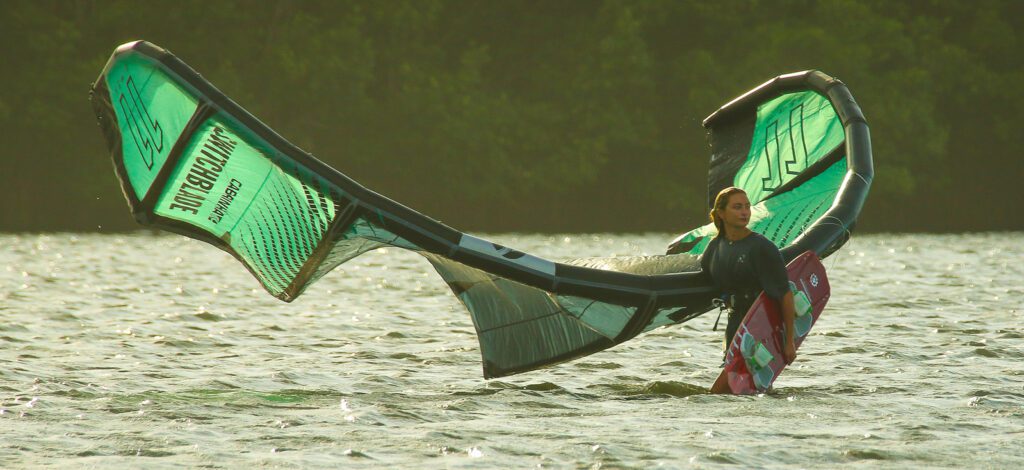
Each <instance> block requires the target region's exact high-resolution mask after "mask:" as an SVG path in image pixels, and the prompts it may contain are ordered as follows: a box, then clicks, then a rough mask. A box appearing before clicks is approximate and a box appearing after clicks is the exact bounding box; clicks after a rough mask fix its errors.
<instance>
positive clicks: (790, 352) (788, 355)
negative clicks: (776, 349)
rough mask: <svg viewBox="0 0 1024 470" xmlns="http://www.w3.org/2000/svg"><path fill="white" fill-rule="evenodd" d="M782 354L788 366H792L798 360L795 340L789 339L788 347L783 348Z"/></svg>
mask: <svg viewBox="0 0 1024 470" xmlns="http://www.w3.org/2000/svg"><path fill="white" fill-rule="evenodd" d="M787 336H788V335H787ZM782 354H783V356H785V359H786V364H792V363H793V361H795V360H796V344H795V341H793V338H788V339H787V341H786V346H785V347H783V348H782Z"/></svg>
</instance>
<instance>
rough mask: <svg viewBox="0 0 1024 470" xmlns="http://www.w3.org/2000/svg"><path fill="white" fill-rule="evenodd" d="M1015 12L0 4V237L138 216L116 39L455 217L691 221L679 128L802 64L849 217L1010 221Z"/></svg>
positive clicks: (909, 224)
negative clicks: (866, 138) (120, 128)
mask: <svg viewBox="0 0 1024 470" xmlns="http://www.w3.org/2000/svg"><path fill="white" fill-rule="evenodd" d="M1022 18H1024V2H1021V1H1017V0H1005V1H1000V0H987V1H984V0H983V1H975V2H961V1H938V0H920V1H913V2H893V1H890V0H859V1H858V0H845V1H813V0H806V1H805V0H788V1H787V0H776V1H773V2H759V1H755V0H744V1H731V0H726V1H713V2H708V1H704V0H699V1H684V0H668V1H655V0H644V1H613V0H609V1H599V0H586V1H566V0H557V1H551V0H537V1H507V2H490V1H476V0H411V1H397V0H396V1H373V0H366V1H319V2H297V1H274V2H269V1H266V2H265V1H253V2H241V1H223V0H222V1H207V0H203V1H174V2H138V1H15V2H4V4H3V6H2V7H0V64H2V73H0V90H2V91H0V129H2V131H0V132H2V136H3V145H2V147H0V230H5V231H12V230H96V229H97V227H100V226H102V230H104V231H106V230H118V229H130V228H134V227H135V225H134V223H133V222H132V221H131V220H130V217H129V215H128V210H127V206H126V205H125V203H124V201H123V199H122V197H121V195H120V191H119V188H118V186H117V183H116V180H115V178H114V176H113V171H112V168H111V165H110V162H109V156H108V155H107V153H106V146H105V144H104V142H103V140H102V137H101V135H100V132H99V130H98V128H97V126H96V124H95V120H94V119H93V116H92V113H91V108H90V106H89V103H88V101H87V97H88V88H89V85H90V83H91V82H92V81H93V80H95V78H96V77H97V75H98V74H99V72H100V69H101V68H102V66H103V64H104V63H105V62H106V60H107V58H108V57H109V55H110V53H111V51H112V50H113V49H114V47H115V46H117V45H118V44H121V43H124V42H127V41H129V40H134V39H146V40H149V41H151V42H153V43H155V44H158V45H160V46H163V47H165V48H167V49H169V50H171V51H172V52H174V53H175V54H176V55H177V56H179V57H180V58H181V59H182V60H184V61H186V62H187V63H189V64H190V65H192V66H193V67H194V68H195V69H196V70H197V71H199V72H200V73H202V74H203V75H204V76H205V77H206V78H208V79H209V80H210V81H211V82H213V83H214V84H215V85H217V86H218V87H219V88H221V90H223V91H224V92H225V93H226V94H227V95H228V96H231V97H233V98H234V99H235V100H236V101H237V102H239V103H240V104H241V105H242V106H244V107H246V108H247V109H249V110H250V111H251V112H252V113H253V114H255V115H256V116H257V117H259V118H260V119H262V120H263V121H264V122H266V123H267V124H268V125H270V126H271V127H273V128H274V129H276V130H277V131H278V132H279V133H281V134H282V135H284V136H285V137H287V138H288V139H290V140H292V141H293V142H295V143H296V144H297V145H299V146H300V147H302V148H304V149H306V150H308V151H310V152H311V153H313V154H314V155H316V156H318V157H319V158H320V159H322V160H324V161H326V162H327V163H328V164H330V165H331V166H333V167H335V168H338V169H339V170H341V171H342V172H344V173H346V174H348V175H349V176H351V177H353V178H355V179H356V180H357V181H360V182H362V183H363V184H365V185H367V186H368V187H370V188H371V189H374V190H376V191H378V192H380V193H382V194H385V195H387V196H390V197H392V198H393V199H395V200H398V201H400V202H402V203H405V204H407V205H409V206H411V207H413V208H416V209H418V210H420V211H422V212H424V213H426V214H429V215H431V216H433V217H435V218H438V219H440V220H442V221H444V222H446V223H448V224H449V225H452V226H454V227H456V228H461V229H467V230H529V231H562V230H567V231H576V230H587V231H589V230H611V231H647V230H667V231H681V230H684V229H688V228H691V227H693V226H695V225H697V224H700V223H702V222H703V215H702V214H703V212H704V206H705V204H706V201H705V196H704V192H705V176H706V172H707V159H708V147H707V144H706V141H705V133H704V130H703V128H702V127H701V125H700V123H701V120H702V119H703V118H704V117H705V116H706V115H707V114H709V113H710V112H712V111H714V110H715V109H717V108H718V107H719V106H721V105H722V104H724V103H725V102H727V101H728V100H730V99H732V98H733V97H735V96H736V95H738V94H740V93H742V92H744V91H746V90H748V89H750V88H751V87H753V86H755V85H758V84H760V83H761V82H763V81H765V80H767V79H769V78H772V77H774V76H776V75H779V74H782V73H787V72H792V71H798V70H805V69H812V68H816V69H820V70H822V71H824V72H826V73H829V74H831V75H833V76H836V77H839V78H841V79H842V80H843V81H845V82H846V83H847V84H848V85H849V86H850V89H851V90H852V91H853V93H854V95H855V96H856V97H857V99H858V101H859V102H860V104H861V106H862V107H863V109H864V112H865V114H866V116H867V117H868V120H869V123H870V125H871V129H872V136H873V141H874V152H875V164H876V173H877V177H876V180H875V185H874V187H873V191H872V194H871V196H870V198H869V199H868V206H867V208H866V210H865V213H864V215H863V216H862V218H861V224H860V228H861V229H867V230H871V231H883V230H885V231H888V230H892V231H903V230H911V231H961V230H1000V229H1024V223H1022V222H1021V218H1020V217H1019V216H1018V215H1017V213H1018V212H1019V210H1020V209H1019V205H1020V203H1021V202H1022V198H1021V197H1020V196H1019V181H1020V180H1021V178H1022V177H1024V163H1022V161H1024V160H1022V158H1021V156H1020V155H1018V154H1017V152H1018V151H1019V149H1021V148H1024V145H1022V143H1024V142H1022V139H1024V133H1022V132H1021V131H1020V130H1019V125H1020V124H1021V123H1024V119H1022V118H1024V116H1022V114H1024V92H1022V89H1024V67H1022V65H1024V54H1022V53H1021V52H1020V50H1021V47H1022V46H1024V27H1022V26H1024V25H1022V22H1024V20H1022Z"/></svg>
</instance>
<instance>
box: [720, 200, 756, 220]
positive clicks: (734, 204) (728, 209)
mask: <svg viewBox="0 0 1024 470" xmlns="http://www.w3.org/2000/svg"><path fill="white" fill-rule="evenodd" d="M721 217H722V221H723V222H725V225H726V226H727V227H733V228H744V227H746V226H747V224H748V223H750V199H747V195H746V194H743V193H736V194H733V195H730V196H729V202H728V203H727V204H726V205H725V210H724V211H722V213H721Z"/></svg>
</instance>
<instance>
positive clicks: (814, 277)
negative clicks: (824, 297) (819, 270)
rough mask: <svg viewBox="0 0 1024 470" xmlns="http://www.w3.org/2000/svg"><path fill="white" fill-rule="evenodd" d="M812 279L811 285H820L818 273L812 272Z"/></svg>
mask: <svg viewBox="0 0 1024 470" xmlns="http://www.w3.org/2000/svg"><path fill="white" fill-rule="evenodd" d="M810 281H811V285H812V286H814V287H818V275H817V274H811V279H810Z"/></svg>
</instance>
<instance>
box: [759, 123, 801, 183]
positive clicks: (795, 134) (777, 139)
mask: <svg viewBox="0 0 1024 470" xmlns="http://www.w3.org/2000/svg"><path fill="white" fill-rule="evenodd" d="M773 144H774V145H773ZM784 153H788V154H789V156H788V157H785V158H784V156H783V154H784ZM800 158H803V161H804V163H803V164H804V165H805V166H806V165H807V141H806V138H805V136H804V104H803V103H800V104H798V105H796V106H795V107H794V108H793V109H791V110H790V111H789V125H788V126H786V128H785V129H783V130H782V132H781V133H780V132H779V120H778V119H776V120H774V121H772V122H770V123H769V124H768V125H767V126H765V129H764V161H765V166H766V167H767V173H768V174H767V176H765V177H763V178H761V190H763V191H766V192H770V191H775V190H776V189H778V188H779V186H782V185H783V184H784V183H785V182H786V181H787V179H786V175H789V176H794V175H798V174H800V171H802V169H801V168H800V167H799V166H798V167H796V168H794V165H798V164H799V163H800V161H799V160H800ZM784 159H785V161H783V160H784ZM783 167H785V169H783ZM783 173H785V174H783Z"/></svg>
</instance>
